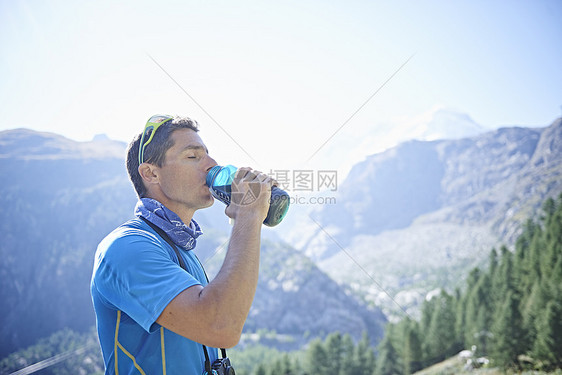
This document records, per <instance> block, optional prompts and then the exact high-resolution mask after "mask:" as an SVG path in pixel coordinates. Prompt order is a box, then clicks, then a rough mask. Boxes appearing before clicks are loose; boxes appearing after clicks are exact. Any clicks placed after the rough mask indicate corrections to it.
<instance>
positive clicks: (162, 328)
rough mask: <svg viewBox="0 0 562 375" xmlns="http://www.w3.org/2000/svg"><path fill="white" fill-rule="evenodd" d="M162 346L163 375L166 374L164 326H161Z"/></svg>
mask: <svg viewBox="0 0 562 375" xmlns="http://www.w3.org/2000/svg"><path fill="white" fill-rule="evenodd" d="M160 346H161V347H162V375H166V349H165V348H164V327H160Z"/></svg>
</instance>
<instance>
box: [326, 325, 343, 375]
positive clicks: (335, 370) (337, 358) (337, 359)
mask: <svg viewBox="0 0 562 375" xmlns="http://www.w3.org/2000/svg"><path fill="white" fill-rule="evenodd" d="M342 341H343V340H342V335H341V333H339V332H336V333H332V334H330V335H328V337H327V338H326V342H325V344H324V348H325V350H326V355H327V359H326V365H327V366H328V368H329V369H330V373H331V374H333V375H337V374H339V373H340V371H341V368H342V354H343V350H342V348H343V346H342Z"/></svg>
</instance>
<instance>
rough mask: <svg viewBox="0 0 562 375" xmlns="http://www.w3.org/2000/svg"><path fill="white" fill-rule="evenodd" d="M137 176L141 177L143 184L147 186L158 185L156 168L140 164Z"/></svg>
mask: <svg viewBox="0 0 562 375" xmlns="http://www.w3.org/2000/svg"><path fill="white" fill-rule="evenodd" d="M138 171H139V175H140V176H141V178H142V180H143V181H144V183H145V184H146V185H147V187H148V185H153V184H157V183H158V167H157V166H155V165H152V164H149V163H142V164H141V165H139V169H138Z"/></svg>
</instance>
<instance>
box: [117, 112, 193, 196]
mask: <svg viewBox="0 0 562 375" xmlns="http://www.w3.org/2000/svg"><path fill="white" fill-rule="evenodd" d="M178 129H191V130H193V131H195V132H198V131H199V125H198V124H197V121H195V120H192V119H190V118H189V117H178V116H176V117H174V118H173V119H172V121H169V122H167V123H166V124H164V125H162V126H161V127H159V128H158V129H156V133H154V137H153V138H152V141H150V143H149V144H148V145H146V147H145V149H144V162H145V163H151V164H155V165H157V166H159V167H161V166H162V165H163V164H164V158H165V156H166V151H168V150H169V149H170V147H172V146H173V145H174V142H173V140H172V138H171V135H172V133H173V132H174V131H175V130H178ZM151 132H152V130H148V131H147V134H146V135H145V138H146V136H150V133H151ZM141 137H142V133H140V134H137V135H136V136H135V137H134V138H133V140H132V141H131V143H129V147H128V149H127V172H129V178H130V179H131V182H132V183H133V187H134V188H135V191H136V192H137V195H138V196H139V198H143V197H144V195H145V194H146V187H145V186H144V183H143V181H142V177H141V176H140V174H139V145H140V141H141Z"/></svg>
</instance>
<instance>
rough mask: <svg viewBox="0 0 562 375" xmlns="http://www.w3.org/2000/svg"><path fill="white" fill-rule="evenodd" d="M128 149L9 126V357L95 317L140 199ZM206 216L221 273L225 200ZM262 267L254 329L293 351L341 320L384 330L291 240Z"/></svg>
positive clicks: (5, 205)
mask: <svg viewBox="0 0 562 375" xmlns="http://www.w3.org/2000/svg"><path fill="white" fill-rule="evenodd" d="M124 155H125V144H123V143H121V142H115V141H111V140H108V139H103V138H101V137H98V138H97V139H96V140H94V141H91V142H75V141H72V140H69V139H66V138H64V137H61V136H58V135H56V134H50V133H39V132H34V131H31V130H27V129H16V130H10V131H4V132H0V175H2V177H3V181H4V183H3V184H2V186H0V206H1V207H2V210H0V233H2V241H1V242H0V257H1V258H2V262H1V263H0V282H1V283H2V288H0V299H1V300H2V304H1V305H0V322H1V323H2V324H1V327H0V336H1V337H2V341H1V343H0V356H4V355H6V354H8V353H10V352H12V351H15V350H17V349H19V348H23V347H25V346H28V345H30V344H33V343H34V342H35V341H36V340H37V339H38V338H40V337H45V336H48V335H50V334H51V333H52V332H54V331H57V330H60V329H62V328H63V327H69V328H71V329H74V330H78V331H83V330H85V329H88V328H89V327H91V326H92V325H93V324H94V322H95V320H94V313H93V309H92V303H91V298H90V295H89V281H90V275H91V269H92V264H93V256H94V251H95V248H96V246H97V244H98V243H99V241H100V240H101V239H102V238H103V237H104V236H105V235H107V234H108V233H109V232H110V231H111V230H113V229H114V228H115V227H117V226H118V225H120V224H121V223H123V222H124V221H126V220H128V219H130V218H131V217H132V216H133V208H134V205H135V203H136V200H137V199H136V196H135V194H134V191H133V188H132V186H131V184H130V182H129V180H128V177H127V174H126V170H125V165H124ZM196 220H198V221H199V223H200V224H201V225H202V227H203V232H204V235H203V236H202V237H201V238H200V239H199V240H198V245H197V249H196V252H197V254H198V256H199V257H200V258H201V261H202V262H203V263H209V264H208V267H209V269H210V271H211V272H212V270H213V267H215V269H217V264H216V262H220V258H221V256H220V254H223V255H224V252H225V250H224V247H225V246H226V239H227V237H228V231H229V230H230V226H229V225H228V220H227V218H226V217H225V216H224V205H222V204H220V202H219V203H216V204H215V205H214V206H213V207H212V208H210V209H207V210H202V211H200V212H197V213H196ZM265 237H267V236H265ZM217 250H218V252H219V254H218V255H217V256H214V254H215V253H216V252H217ZM295 265H298V266H299V267H301V268H296V267H295ZM297 270H298V271H297ZM261 271H262V272H261V274H260V281H259V284H258V290H257V293H256V299H255V302H254V306H253V308H252V311H251V314H250V318H249V320H248V322H247V324H246V327H247V328H246V331H245V332H249V333H252V332H254V331H255V330H260V329H266V330H276V331H277V332H278V333H280V334H283V335H286V336H289V337H291V338H292V339H291V341H290V342H289V343H284V344H283V345H285V346H286V347H292V348H295V347H297V346H300V345H303V344H304V343H305V342H306V341H307V340H310V339H312V338H313V337H315V336H317V335H320V336H322V335H325V334H327V333H329V332H331V331H332V330H333V329H334V327H333V325H334V324H335V325H337V326H339V327H342V329H346V330H347V331H349V333H352V334H353V335H355V336H356V337H357V338H359V337H360V335H361V333H362V332H363V331H368V332H369V333H370V336H371V338H372V340H373V341H374V342H376V340H378V339H380V338H381V337H382V331H383V328H382V327H383V325H384V323H385V321H386V320H385V317H384V316H383V315H382V313H381V312H380V310H379V309H372V308H370V309H368V308H367V307H366V306H365V305H363V304H362V303H360V302H358V301H356V300H355V299H354V297H350V296H349V295H348V294H346V292H345V290H343V289H342V288H340V287H339V286H338V285H337V284H336V283H335V282H333V281H332V280H330V279H329V277H328V276H326V275H325V274H324V273H323V272H322V271H320V270H319V269H318V268H317V267H316V266H315V265H314V264H313V263H312V262H310V260H308V259H307V258H306V257H305V256H304V255H303V254H302V253H299V252H297V251H295V250H294V249H293V248H291V247H290V246H288V245H286V244H279V243H275V242H272V241H267V240H264V245H263V247H262V267H261ZM325 289H326V290H325ZM296 291H298V292H299V293H298V294H296ZM322 303H324V304H325V306H324V308H319V307H320V306H321V304H322ZM304 312H306V319H303V317H302V315H303V313H304ZM304 332H308V333H309V336H308V337H303V333H304Z"/></svg>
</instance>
